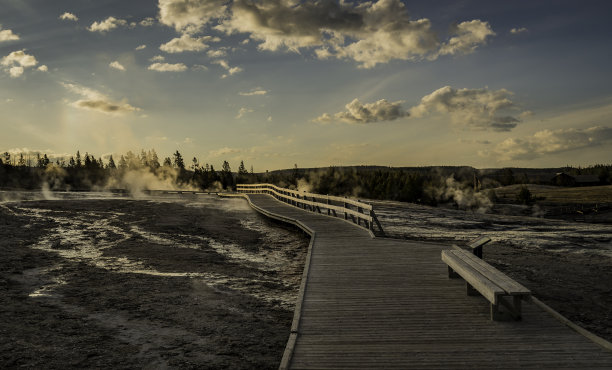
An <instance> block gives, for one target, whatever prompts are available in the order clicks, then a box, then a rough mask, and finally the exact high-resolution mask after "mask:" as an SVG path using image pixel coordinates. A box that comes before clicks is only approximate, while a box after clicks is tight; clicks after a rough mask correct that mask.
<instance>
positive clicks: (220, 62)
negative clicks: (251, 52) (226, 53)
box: [212, 59, 244, 78]
mask: <svg viewBox="0 0 612 370" xmlns="http://www.w3.org/2000/svg"><path fill="white" fill-rule="evenodd" d="M212 63H214V64H218V65H220V66H221V67H223V68H225V69H226V70H227V73H226V74H224V75H222V76H221V78H226V77H228V76H232V75H235V74H236V73H240V72H242V71H244V69H242V68H240V67H231V66H230V65H229V63H227V61H226V60H223V59H220V60H214V61H213V62H212Z"/></svg>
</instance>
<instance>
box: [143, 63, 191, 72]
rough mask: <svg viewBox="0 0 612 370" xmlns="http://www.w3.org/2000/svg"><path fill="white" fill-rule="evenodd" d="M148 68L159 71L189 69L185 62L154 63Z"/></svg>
mask: <svg viewBox="0 0 612 370" xmlns="http://www.w3.org/2000/svg"><path fill="white" fill-rule="evenodd" d="M148 69H149V70H151V71H158V72H183V71H185V70H187V66H186V65H184V64H183V63H174V64H172V63H153V64H151V65H150V66H149V68H148Z"/></svg>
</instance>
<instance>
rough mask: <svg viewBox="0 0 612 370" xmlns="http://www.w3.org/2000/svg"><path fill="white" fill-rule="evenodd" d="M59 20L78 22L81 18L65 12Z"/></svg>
mask: <svg viewBox="0 0 612 370" xmlns="http://www.w3.org/2000/svg"><path fill="white" fill-rule="evenodd" d="M59 19H61V20H63V21H74V22H76V21H78V20H79V17H77V16H76V15H74V14H72V13H68V12H65V13H64V14H62V15H60V16H59Z"/></svg>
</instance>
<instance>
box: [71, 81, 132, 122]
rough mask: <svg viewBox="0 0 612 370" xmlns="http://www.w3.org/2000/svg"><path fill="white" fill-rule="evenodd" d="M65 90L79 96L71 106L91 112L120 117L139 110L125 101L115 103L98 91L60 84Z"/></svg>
mask: <svg viewBox="0 0 612 370" xmlns="http://www.w3.org/2000/svg"><path fill="white" fill-rule="evenodd" d="M62 86H64V87H65V88H66V89H67V90H69V91H71V92H72V93H74V94H77V95H80V96H81V97H83V99H79V100H77V101H74V102H72V103H70V105H71V106H73V107H75V108H80V109H88V110H93V111H96V112H100V113H106V114H113V115H120V114H123V113H129V112H135V111H139V110H140V108H137V107H134V106H132V105H130V104H128V103H127V102H126V101H125V100H124V101H121V102H115V101H113V100H111V99H110V98H109V97H108V96H106V95H104V94H102V93H101V92H99V91H96V90H93V89H90V88H87V87H84V86H80V85H76V84H71V83H62Z"/></svg>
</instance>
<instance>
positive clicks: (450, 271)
mask: <svg viewBox="0 0 612 370" xmlns="http://www.w3.org/2000/svg"><path fill="white" fill-rule="evenodd" d="M446 267H448V277H449V279H458V278H460V277H461V276H460V275H459V274H458V273H456V272H455V271H454V270H453V269H452V268H451V267H450V266H446Z"/></svg>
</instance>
